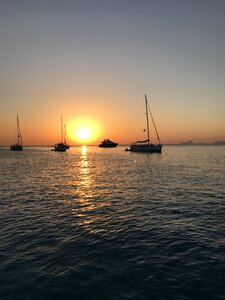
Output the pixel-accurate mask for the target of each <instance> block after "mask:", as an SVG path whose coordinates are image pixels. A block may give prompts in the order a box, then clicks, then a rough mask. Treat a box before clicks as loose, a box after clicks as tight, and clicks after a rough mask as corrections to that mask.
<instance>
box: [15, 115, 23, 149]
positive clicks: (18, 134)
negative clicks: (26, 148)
mask: <svg viewBox="0 0 225 300" xmlns="http://www.w3.org/2000/svg"><path fill="white" fill-rule="evenodd" d="M16 119H17V144H19V145H22V137H21V132H20V124H19V117H18V115H17V116H16Z"/></svg>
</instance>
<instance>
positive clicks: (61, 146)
mask: <svg viewBox="0 0 225 300" xmlns="http://www.w3.org/2000/svg"><path fill="white" fill-rule="evenodd" d="M65 133H66V131H65V127H63V122H62V116H61V141H60V142H59V143H57V144H55V145H54V149H52V151H56V152H65V151H66V149H69V147H70V146H69V145H68V144H66V137H65Z"/></svg>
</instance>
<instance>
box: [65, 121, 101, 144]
mask: <svg viewBox="0 0 225 300" xmlns="http://www.w3.org/2000/svg"><path fill="white" fill-rule="evenodd" d="M100 135H101V127H100V125H99V123H98V122H97V121H95V120H93V119H89V118H80V119H75V120H72V121H70V122H69V123H68V137H69V140H70V141H72V142H75V143H78V144H91V143H94V142H96V141H97V140H98V139H99V137H100Z"/></svg>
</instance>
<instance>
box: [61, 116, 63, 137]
mask: <svg viewBox="0 0 225 300" xmlns="http://www.w3.org/2000/svg"><path fill="white" fill-rule="evenodd" d="M61 142H62V143H63V122H62V116H61Z"/></svg>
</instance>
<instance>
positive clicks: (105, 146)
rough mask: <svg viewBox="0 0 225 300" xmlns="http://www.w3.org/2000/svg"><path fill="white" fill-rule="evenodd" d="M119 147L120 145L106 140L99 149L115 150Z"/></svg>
mask: <svg viewBox="0 0 225 300" xmlns="http://www.w3.org/2000/svg"><path fill="white" fill-rule="evenodd" d="M117 145H118V143H115V142H112V141H110V140H109V139H105V140H103V141H102V142H101V144H100V145H99V147H102V148H115V147H116V146H117Z"/></svg>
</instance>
